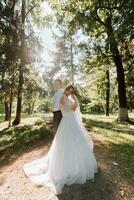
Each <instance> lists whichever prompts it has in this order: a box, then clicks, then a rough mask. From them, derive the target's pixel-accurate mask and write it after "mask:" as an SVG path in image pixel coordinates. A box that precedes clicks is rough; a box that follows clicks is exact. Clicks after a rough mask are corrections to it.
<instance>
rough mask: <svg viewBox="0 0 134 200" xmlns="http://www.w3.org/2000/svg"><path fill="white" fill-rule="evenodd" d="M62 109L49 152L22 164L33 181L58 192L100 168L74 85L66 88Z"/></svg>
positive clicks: (84, 180)
mask: <svg viewBox="0 0 134 200" xmlns="http://www.w3.org/2000/svg"><path fill="white" fill-rule="evenodd" d="M61 111H62V115H63V117H62V120H61V122H60V125H59V127H58V129H57V132H56V135H55V137H54V140H53V142H52V145H51V147H50V150H49V152H48V154H47V155H46V156H44V157H42V158H40V159H37V160H34V161H32V162H30V163H27V164H25V165H24V166H23V170H24V172H25V174H26V175H27V176H28V177H29V179H30V180H31V181H32V182H33V184H35V185H38V186H41V185H43V186H46V187H49V188H50V189H51V190H52V191H53V192H54V193H55V194H59V193H61V192H62V188H63V187H64V185H71V184H74V183H79V184H83V183H85V182H86V180H88V179H93V178H94V174H95V173H96V172H97V162H96V159H95V156H94V153H93V142H92V139H91V137H90V138H89V136H88V134H87V130H86V128H85V127H84V125H83V123H82V118H81V113H80V109H79V103H78V100H77V97H76V96H75V95H74V87H73V86H72V85H70V86H68V87H67V88H66V89H65V91H64V95H63V97H62V99H61Z"/></svg>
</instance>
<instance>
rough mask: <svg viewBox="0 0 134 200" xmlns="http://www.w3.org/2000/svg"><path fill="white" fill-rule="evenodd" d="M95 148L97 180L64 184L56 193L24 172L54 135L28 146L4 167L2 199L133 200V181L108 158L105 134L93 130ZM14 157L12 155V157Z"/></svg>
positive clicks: (1, 187) (43, 151)
mask: <svg viewBox="0 0 134 200" xmlns="http://www.w3.org/2000/svg"><path fill="white" fill-rule="evenodd" d="M91 135H92V137H93V140H94V144H95V147H94V151H95V155H96V158H97V161H98V164H99V166H100V170H99V172H98V174H96V176H95V180H94V182H91V181H88V182H87V183H85V184H83V185H79V184H77V185H72V186H69V187H68V186H65V187H64V189H63V193H62V194H61V195H58V196H55V195H54V194H53V193H52V192H51V191H50V190H49V189H48V188H45V187H37V186H34V185H33V184H32V183H31V182H30V181H29V179H28V178H26V176H25V175H24V173H23V170H22V166H23V165H24V163H26V162H30V161H32V160H34V159H37V158H40V157H42V156H44V155H45V154H47V152H48V149H49V147H50V145H51V142H52V139H53V137H52V136H51V137H50V138H48V140H47V141H45V142H44V141H41V142H39V143H38V144H36V145H34V146H32V147H28V148H27V149H26V150H25V152H23V153H22V154H21V155H18V157H16V155H14V156H15V159H14V160H13V161H11V162H9V164H8V165H6V166H3V167H2V168H1V175H0V200H58V199H59V200H134V195H133V194H134V193H133V192H134V191H133V187H132V185H131V184H130V183H129V182H127V180H124V179H123V178H122V177H121V174H120V170H119V168H118V165H117V164H116V163H115V162H114V161H113V160H111V159H109V152H108V149H106V147H105V146H104V145H103V140H104V139H105V138H103V137H102V136H98V135H96V134H95V133H94V134H93V133H92V134H91ZM12 159H13V158H12Z"/></svg>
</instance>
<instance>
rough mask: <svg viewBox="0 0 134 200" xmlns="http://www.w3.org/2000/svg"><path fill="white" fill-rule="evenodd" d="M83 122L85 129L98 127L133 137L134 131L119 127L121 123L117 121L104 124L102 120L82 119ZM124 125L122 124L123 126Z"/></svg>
mask: <svg viewBox="0 0 134 200" xmlns="http://www.w3.org/2000/svg"><path fill="white" fill-rule="evenodd" d="M83 120H84V122H85V123H86V127H87V128H89V129H92V128H93V127H98V128H104V129H109V130H112V131H116V132H122V133H127V134H131V135H134V129H133V128H130V127H127V128H125V127H123V128H122V127H121V126H120V125H121V124H122V125H123V123H119V122H117V121H111V122H105V121H103V120H99V121H98V120H93V119H86V118H83ZM125 124H126V123H124V125H125Z"/></svg>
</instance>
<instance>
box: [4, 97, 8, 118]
mask: <svg viewBox="0 0 134 200" xmlns="http://www.w3.org/2000/svg"><path fill="white" fill-rule="evenodd" d="M4 106H5V121H8V120H9V105H8V100H7V99H5V100H4Z"/></svg>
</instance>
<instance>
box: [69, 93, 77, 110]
mask: <svg viewBox="0 0 134 200" xmlns="http://www.w3.org/2000/svg"><path fill="white" fill-rule="evenodd" d="M71 96H72V98H73V99H74V105H73V107H72V110H73V111H75V110H76V108H77V107H78V99H77V97H76V96H75V95H74V94H72V95H71Z"/></svg>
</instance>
